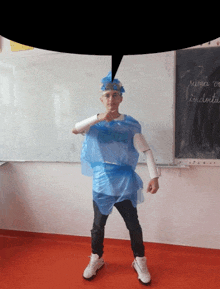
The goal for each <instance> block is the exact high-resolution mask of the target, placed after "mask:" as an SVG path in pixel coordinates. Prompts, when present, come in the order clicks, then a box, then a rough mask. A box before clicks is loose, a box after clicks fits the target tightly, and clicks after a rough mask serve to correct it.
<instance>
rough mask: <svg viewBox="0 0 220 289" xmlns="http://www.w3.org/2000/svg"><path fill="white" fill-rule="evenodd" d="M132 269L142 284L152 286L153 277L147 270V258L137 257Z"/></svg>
mask: <svg viewBox="0 0 220 289" xmlns="http://www.w3.org/2000/svg"><path fill="white" fill-rule="evenodd" d="M132 267H133V268H134V269H135V270H136V272H137V273H138V279H139V281H140V282H141V283H142V284H144V285H148V284H150V282H151V275H150V273H149V271H148V269H147V259H146V257H136V258H135V259H134V262H133V263H132Z"/></svg>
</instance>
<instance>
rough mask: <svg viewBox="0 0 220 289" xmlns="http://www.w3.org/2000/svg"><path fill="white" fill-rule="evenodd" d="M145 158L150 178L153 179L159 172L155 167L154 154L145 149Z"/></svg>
mask: <svg viewBox="0 0 220 289" xmlns="http://www.w3.org/2000/svg"><path fill="white" fill-rule="evenodd" d="M144 155H145V158H146V162H147V167H148V170H149V174H150V178H151V179H154V178H158V177H159V174H158V171H157V167H156V164H155V161H154V156H153V153H152V151H151V150H148V151H145V152H144Z"/></svg>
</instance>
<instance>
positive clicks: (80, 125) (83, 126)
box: [75, 114, 98, 133]
mask: <svg viewBox="0 0 220 289" xmlns="http://www.w3.org/2000/svg"><path fill="white" fill-rule="evenodd" d="M97 122H98V115H97V114H96V115H94V116H92V117H89V118H87V119H85V120H82V121H80V122H77V123H76V124H75V129H76V130H77V131H78V132H79V133H82V132H84V131H86V130H87V129H89V128H90V126H92V125H94V124H96V123H97Z"/></svg>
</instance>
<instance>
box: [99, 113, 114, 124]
mask: <svg viewBox="0 0 220 289" xmlns="http://www.w3.org/2000/svg"><path fill="white" fill-rule="evenodd" d="M116 113H117V112H116ZM115 118H117V116H116V117H115V112H114V111H113V112H105V113H100V114H98V120H99V121H104V120H106V121H108V122H109V121H112V120H113V119H115Z"/></svg>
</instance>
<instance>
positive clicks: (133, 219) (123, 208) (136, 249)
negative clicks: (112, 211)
mask: <svg viewBox="0 0 220 289" xmlns="http://www.w3.org/2000/svg"><path fill="white" fill-rule="evenodd" d="M115 207H116V208H117V210H118V211H119V213H120V214H121V216H122V218H123V219H124V221H125V224H126V227H127V229H128V230H129V234H130V239H131V248H132V251H133V254H134V257H135V258H136V257H144V256H145V247H144V244H143V234H142V229H141V226H140V223H139V220H138V214H137V209H136V208H134V207H133V205H132V202H131V201H130V200H125V201H123V202H120V203H116V204H115Z"/></svg>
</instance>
